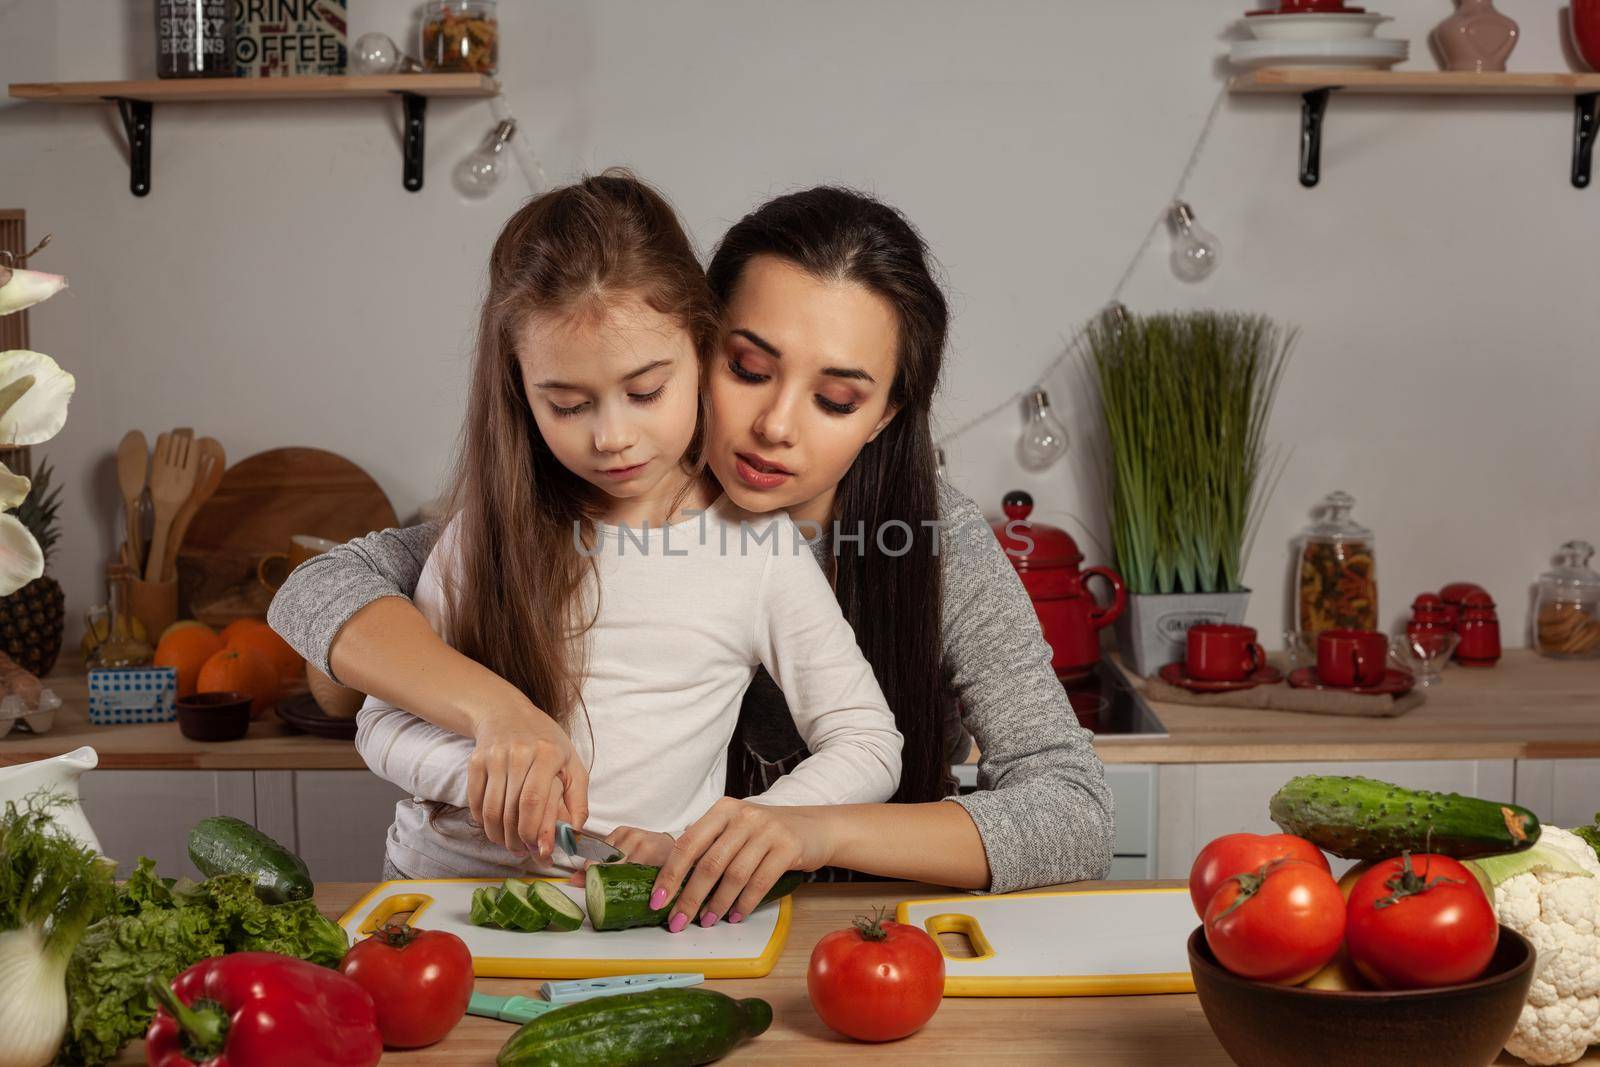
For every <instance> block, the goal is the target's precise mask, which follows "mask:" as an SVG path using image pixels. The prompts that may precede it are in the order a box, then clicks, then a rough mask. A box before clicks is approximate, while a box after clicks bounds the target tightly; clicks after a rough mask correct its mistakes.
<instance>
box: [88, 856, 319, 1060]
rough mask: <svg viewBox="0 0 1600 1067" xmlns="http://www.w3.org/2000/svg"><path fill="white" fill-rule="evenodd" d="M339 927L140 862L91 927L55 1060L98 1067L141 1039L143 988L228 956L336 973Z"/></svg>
mask: <svg viewBox="0 0 1600 1067" xmlns="http://www.w3.org/2000/svg"><path fill="white" fill-rule="evenodd" d="M347 945H348V941H347V939H346V937H345V933H344V929H343V928H342V927H340V926H339V925H338V924H337V923H335V922H333V921H332V920H330V919H328V918H326V917H324V916H323V915H322V914H321V913H319V912H318V911H317V908H316V904H315V903H314V902H313V901H310V900H297V901H293V902H291V903H288V904H266V903H263V902H262V901H261V900H260V899H259V898H258V897H257V896H256V895H255V890H254V888H253V887H252V885H251V882H250V878H249V877H248V876H247V875H242V874H225V875H218V876H217V877H215V878H208V879H206V880H205V881H204V882H198V883H196V882H191V881H189V880H187V879H180V880H178V881H177V882H168V880H166V879H163V878H161V877H159V876H158V875H157V874H156V872H155V864H154V863H153V862H152V861H151V860H148V859H143V858H141V859H140V860H139V865H138V867H137V869H135V871H134V872H133V874H132V875H131V876H130V877H129V878H128V880H127V882H125V883H124V884H123V886H122V888H121V890H120V892H119V893H118V899H117V907H116V909H115V911H114V913H113V914H112V915H110V916H108V917H107V918H105V919H102V920H101V921H100V922H97V923H95V924H94V925H93V926H91V927H90V928H89V931H88V933H87V934H85V935H84V938H83V940H82V941H80V942H79V943H78V948H77V951H75V952H74V953H73V956H72V961H71V963H70V964H69V965H68V967H67V1000H68V1012H69V1014H68V1021H67V1039H66V1043H65V1044H64V1045H63V1047H62V1052H61V1058H62V1059H63V1060H64V1061H66V1062H69V1063H84V1064H98V1063H104V1062H106V1061H107V1060H110V1059H112V1058H113V1057H114V1056H116V1054H117V1052H118V1051H119V1050H120V1049H121V1048H122V1046H123V1045H125V1044H127V1043H128V1042H129V1041H132V1040H133V1039H134V1038H137V1037H140V1036H142V1035H143V1034H144V1032H145V1030H146V1028H148V1027H149V1025H150V1020H151V1018H153V1017H154V1015H155V1009H156V1005H155V1002H154V1001H153V1000H152V999H151V998H150V994H149V992H148V991H147V989H146V987H145V980H146V978H147V977H149V976H151V975H155V976H157V977H160V978H162V979H164V980H167V981H171V980H172V979H173V978H175V977H176V976H177V975H178V974H179V972H181V971H183V970H185V969H186V968H188V967H190V966H192V965H194V964H196V963H199V962H200V961H201V960H204V959H209V958H211V957H212V956H221V955H224V954H225V953H229V952H279V953H282V954H283V955H286V956H295V957H297V958H299V959H305V960H310V961H311V962H313V963H317V964H321V965H322V966H325V967H334V966H337V965H338V963H339V961H340V959H341V958H343V956H344V952H345V948H346V947H347Z"/></svg>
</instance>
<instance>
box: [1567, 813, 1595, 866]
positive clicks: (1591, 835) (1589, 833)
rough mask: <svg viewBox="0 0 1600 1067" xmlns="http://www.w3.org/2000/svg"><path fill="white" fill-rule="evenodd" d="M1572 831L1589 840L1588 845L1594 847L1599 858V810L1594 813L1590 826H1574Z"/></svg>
mask: <svg viewBox="0 0 1600 1067" xmlns="http://www.w3.org/2000/svg"><path fill="white" fill-rule="evenodd" d="M1572 832H1573V833H1575V834H1577V835H1578V836H1579V837H1581V838H1583V839H1584V840H1585V841H1587V842H1589V847H1590V848H1592V849H1594V854H1595V857H1596V858H1597V859H1600V811H1597V812H1595V813H1594V824H1593V825H1592V826H1574V827H1573V828H1572Z"/></svg>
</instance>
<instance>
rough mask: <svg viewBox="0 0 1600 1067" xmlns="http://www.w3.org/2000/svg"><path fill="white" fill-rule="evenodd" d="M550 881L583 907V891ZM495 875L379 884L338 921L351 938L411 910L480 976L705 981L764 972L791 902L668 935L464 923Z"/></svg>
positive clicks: (414, 920) (785, 927) (777, 948)
mask: <svg viewBox="0 0 1600 1067" xmlns="http://www.w3.org/2000/svg"><path fill="white" fill-rule="evenodd" d="M546 880H547V881H551V882H552V883H553V884H554V885H556V886H557V888H559V889H560V890H561V891H562V892H563V893H565V894H567V896H569V897H571V898H572V899H573V900H574V901H575V902H576V903H577V905H578V908H579V909H580V910H585V911H586V909H585V908H584V899H583V888H582V887H581V886H575V885H567V884H565V883H564V882H561V881H560V880H557V879H546ZM500 884H502V883H501V881H500V880H499V879H478V878H450V879H440V880H436V881H395V882H384V883H383V884H382V885H379V886H378V887H377V888H376V889H374V890H372V892H370V893H368V894H367V895H366V896H364V897H362V898H361V899H360V900H359V901H357V902H356V904H355V906H354V907H352V908H351V909H350V910H349V911H347V912H345V914H344V917H343V918H342V919H340V920H339V925H340V926H343V927H344V929H345V932H346V933H347V934H349V935H350V938H351V940H352V941H353V940H355V939H357V938H360V937H364V936H366V935H367V934H369V933H371V932H372V931H373V930H375V929H376V928H377V927H379V926H381V925H382V924H383V922H384V920H385V919H387V918H388V917H389V916H391V915H394V914H398V913H400V912H407V911H409V912H411V920H410V921H411V924H412V925H413V926H416V927H418V928H419V929H424V930H447V931H449V932H450V933H452V934H455V935H456V936H457V937H459V938H461V940H463V941H465V942H466V943H467V948H468V949H469V950H471V952H472V969H473V972H474V973H475V974H477V975H479V976H480V977H484V978H603V977H606V976H608V975H616V974H653V973H656V972H665V971H674V972H678V971H688V972H693V973H697V974H703V975H705V976H706V977H707V978H760V977H762V976H764V975H766V974H768V973H770V972H771V970H772V968H773V966H774V964H776V963H777V961H778V955H779V954H780V953H781V952H782V951H783V945H784V942H785V941H787V940H788V937H789V915H790V913H791V911H792V909H793V907H794V905H793V902H792V901H791V900H790V899H789V898H788V897H784V898H783V899H782V900H779V901H777V902H775V903H772V904H764V905H762V906H761V907H759V908H757V909H756V910H755V911H754V912H752V913H751V914H750V915H748V916H746V917H745V919H744V921H743V922H739V923H727V922H719V923H718V924H717V925H715V926H713V927H712V928H711V929H709V930H706V929H702V928H701V927H700V926H699V925H697V924H693V923H691V924H690V925H689V926H688V928H687V929H685V930H684V931H683V932H682V933H679V934H672V933H668V932H667V931H666V930H665V929H663V928H662V927H659V926H653V927H647V928H643V929H638V930H610V931H606V932H604V933H602V932H600V931H598V930H595V929H594V928H593V927H592V926H590V925H589V923H588V921H587V919H586V920H585V921H584V924H583V925H582V926H581V927H579V928H578V929H576V930H573V931H571V932H564V933H556V932H552V931H548V930H546V931H541V932H539V933H536V934H526V933H517V932H514V931H510V930H490V929H488V928H486V927H482V926H473V925H472V924H471V923H470V922H468V921H467V919H468V914H469V911H470V909H471V905H472V892H473V890H475V889H478V888H480V887H482V886H488V885H500Z"/></svg>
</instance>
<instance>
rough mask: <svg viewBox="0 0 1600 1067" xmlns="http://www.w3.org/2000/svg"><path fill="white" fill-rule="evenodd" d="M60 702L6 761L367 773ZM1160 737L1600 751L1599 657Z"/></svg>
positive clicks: (1202, 743)
mask: <svg viewBox="0 0 1600 1067" xmlns="http://www.w3.org/2000/svg"><path fill="white" fill-rule="evenodd" d="M47 684H48V685H49V686H50V688H52V689H54V690H55V692H56V694H57V695H58V696H60V697H61V699H62V702H63V705H62V708H61V710H60V711H59V712H57V714H56V725H55V728H54V729H52V730H51V731H50V732H49V733H48V734H44V735H42V736H39V737H34V736H32V735H27V734H22V733H21V732H16V733H13V734H11V735H10V736H9V737H5V738H0V764H8V763H27V762H29V761H31V760H36V759H42V758H44V757H46V756H56V755H60V754H61V753H63V752H69V751H71V750H72V749H74V748H77V747H78V746H80V745H93V746H94V747H95V749H96V750H98V751H99V753H100V766H102V767H110V768H123V769H147V770H197V769H203V770H365V768H366V765H365V764H364V763H363V762H362V761H361V757H360V756H359V755H358V754H357V753H356V750H355V747H354V746H353V745H351V744H350V743H349V742H345V741H329V740H326V739H324V738H318V737H309V736H307V735H305V734H296V733H291V732H290V731H289V730H288V729H287V728H286V727H285V726H283V724H282V723H280V722H279V721H278V720H277V718H276V716H270V715H269V716H268V717H267V718H266V719H265V720H263V721H261V722H257V723H252V724H251V726H250V734H249V736H248V737H246V738H245V739H244V740H242V741H230V742H224V743H221V744H200V743H198V742H194V741H188V740H185V739H184V738H183V737H182V736H181V735H180V734H179V733H178V727H177V724H176V723H154V724H150V725H144V726H104V727H101V726H91V725H90V724H89V719H88V692H87V685H86V682H85V677H84V673H83V666H82V663H81V661H80V660H79V659H78V657H77V655H76V652H75V651H73V652H70V653H66V652H64V653H63V655H62V657H61V662H60V664H59V665H58V666H57V669H56V671H55V672H54V673H52V674H51V676H50V678H49V679H48V680H47ZM1152 707H1153V708H1154V710H1155V712H1156V714H1157V715H1158V716H1159V717H1160V719H1161V721H1162V722H1163V723H1164V724H1165V725H1166V727H1167V730H1168V733H1169V736H1168V737H1164V738H1144V737H1137V736H1132V737H1122V736H1106V737H1100V738H1097V739H1096V741H1095V748H1096V750H1097V751H1098V752H1099V753H1100V758H1101V759H1103V760H1104V761H1105V762H1107V763H1239V762H1273V761H1294V760H1359V759H1389V760H1395V759H1402V760H1404V759H1419V760H1424V759H1425V760H1443V759H1565V758H1578V757H1600V660H1579V661H1564V660H1552V659H1546V658H1544V657H1542V656H1538V655H1535V654H1534V653H1532V652H1529V651H1526V650H1521V649H1518V650H1512V651H1509V652H1507V653H1506V655H1505V658H1504V659H1502V660H1501V662H1500V665H1499V666H1497V667H1494V668H1492V669H1488V670H1468V669H1464V668H1460V667H1451V668H1450V669H1448V670H1447V671H1446V672H1445V678H1444V682H1443V683H1442V684H1441V685H1439V686H1437V687H1435V688H1434V689H1432V690H1431V691H1430V692H1429V693H1428V701H1427V703H1426V704H1424V705H1423V706H1422V707H1420V708H1417V709H1415V710H1414V711H1411V712H1409V713H1407V714H1406V715H1403V716H1401V717H1400V718H1398V719H1356V718H1352V719H1346V718H1339V717H1337V716H1330V715H1305V714H1297V713H1286V712H1274V711H1259V710H1254V709H1249V708H1229V707H1197V706H1193V705H1186V704H1165V703H1156V704H1153V705H1152Z"/></svg>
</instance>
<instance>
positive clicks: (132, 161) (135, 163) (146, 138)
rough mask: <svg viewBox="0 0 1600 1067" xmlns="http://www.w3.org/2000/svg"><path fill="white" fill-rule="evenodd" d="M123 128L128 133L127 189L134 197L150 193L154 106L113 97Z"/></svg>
mask: <svg viewBox="0 0 1600 1067" xmlns="http://www.w3.org/2000/svg"><path fill="white" fill-rule="evenodd" d="M111 99H113V100H115V101H116V102H117V112H118V114H120V115H121V116H122V128H123V130H124V131H126V132H127V134H128V188H129V189H130V190H131V191H132V192H133V195H134V196H149V195H150V135H151V131H152V129H153V128H154V125H155V114H156V106H155V104H153V103H151V102H150V101H148V100H129V99H126V98H125V97H120V96H114V97H111Z"/></svg>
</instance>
